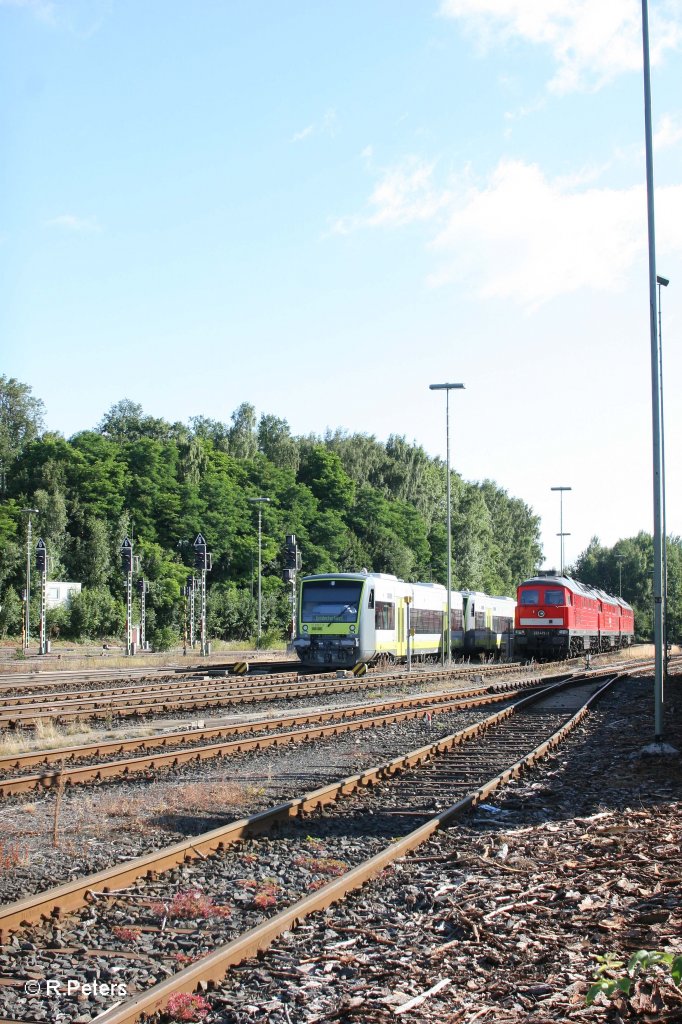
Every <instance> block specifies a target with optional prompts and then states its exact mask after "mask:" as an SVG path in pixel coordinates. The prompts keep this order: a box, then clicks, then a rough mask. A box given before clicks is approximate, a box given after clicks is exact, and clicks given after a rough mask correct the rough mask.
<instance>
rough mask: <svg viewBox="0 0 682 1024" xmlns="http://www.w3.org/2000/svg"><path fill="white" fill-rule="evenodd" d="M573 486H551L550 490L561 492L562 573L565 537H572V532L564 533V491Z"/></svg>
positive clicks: (562, 569)
mask: <svg viewBox="0 0 682 1024" xmlns="http://www.w3.org/2000/svg"><path fill="white" fill-rule="evenodd" d="M572 489H573V488H572V487H551V488H550V490H552V491H558V492H559V531H560V532H559V537H560V538H561V543H560V546H559V556H560V560H561V570H560V575H561V576H563V574H564V537H570V536H571V535H570V533H564V491H571V490H572Z"/></svg>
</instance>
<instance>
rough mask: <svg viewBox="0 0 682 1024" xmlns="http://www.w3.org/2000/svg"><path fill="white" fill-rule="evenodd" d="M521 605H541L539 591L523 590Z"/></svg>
mask: <svg viewBox="0 0 682 1024" xmlns="http://www.w3.org/2000/svg"><path fill="white" fill-rule="evenodd" d="M521 604H540V591H539V590H522V591H521Z"/></svg>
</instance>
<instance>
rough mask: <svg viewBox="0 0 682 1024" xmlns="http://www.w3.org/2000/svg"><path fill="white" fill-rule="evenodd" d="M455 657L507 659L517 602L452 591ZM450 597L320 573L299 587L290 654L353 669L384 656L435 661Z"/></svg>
mask: <svg viewBox="0 0 682 1024" xmlns="http://www.w3.org/2000/svg"><path fill="white" fill-rule="evenodd" d="M450 605H451V619H450V630H451V640H450V643H451V650H452V653H453V654H456V655H458V656H461V655H463V654H474V653H480V652H484V651H487V652H500V651H505V653H508V649H509V645H510V643H511V634H512V631H513V627H514V607H515V602H514V600H513V599H512V598H509V597H489V596H488V595H486V594H482V593H479V592H478V591H452V592H451V597H450ZM446 620H447V590H446V589H445V587H443V586H442V585H441V584H439V583H406V582H405V581H404V580H399V579H398V578H397V577H396V576H392V575H389V574H388V573H376V572H358V573H343V572H339V573H324V574H319V575H315V576H306V577H304V578H303V579H302V580H301V589H300V595H299V601H298V609H297V622H296V636H295V639H294V649H295V651H296V653H297V654H298V657H299V658H300V660H301V662H302V663H303V664H304V665H309V666H321V665H326V666H328V667H330V668H352V667H353V666H354V665H356V664H359V663H360V662H369V661H372V660H374V659H376V658H378V657H381V656H383V657H384V658H385V659H387V660H389V661H401V660H404V659H406V657H407V654H408V644H409V649H410V652H411V654H412V656H415V657H424V658H430V659H434V660H435V659H438V658H440V657H442V655H443V652H444V649H445V646H446V643H445V639H446V635H445V629H446Z"/></svg>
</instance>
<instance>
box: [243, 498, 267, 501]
mask: <svg viewBox="0 0 682 1024" xmlns="http://www.w3.org/2000/svg"><path fill="white" fill-rule="evenodd" d="M248 500H249V501H251V502H258V501H267V502H270V501H272V498H249V499H248Z"/></svg>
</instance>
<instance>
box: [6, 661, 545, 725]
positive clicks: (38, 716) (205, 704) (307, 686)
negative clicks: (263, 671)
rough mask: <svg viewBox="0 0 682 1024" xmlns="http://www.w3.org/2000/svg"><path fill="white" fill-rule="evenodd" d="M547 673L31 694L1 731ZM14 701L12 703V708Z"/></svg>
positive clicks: (425, 674) (513, 668) (447, 673)
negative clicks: (446, 682) (444, 682)
mask: <svg viewBox="0 0 682 1024" xmlns="http://www.w3.org/2000/svg"><path fill="white" fill-rule="evenodd" d="M549 670H550V669H548V668H547V667H543V668H540V667H538V666H533V667H530V668H523V667H522V666H519V665H516V664H514V665H477V666H470V665H465V666H459V667H456V668H453V669H451V670H444V669H442V668H438V669H429V670H424V671H421V672H416V671H415V672H412V673H407V672H405V671H404V670H402V669H401V670H399V671H393V672H391V673H381V674H373V675H368V676H363V677H362V678H361V679H356V678H355V677H353V676H350V678H347V677H345V676H344V677H340V676H339V675H338V674H337V673H330V674H328V675H324V676H320V675H314V676H301V677H299V679H298V680H297V681H296V682H294V683H289V684H288V685H284V684H285V683H286V677H283V676H265V677H255V678H253V679H249V680H248V681H246V680H237V679H236V678H234V677H232V678H230V679H226V678H223V679H222V680H219V681H214V680H213V678H212V677H209V676H205V677H202V678H201V679H199V680H194V681H192V682H191V683H186V682H182V683H179V684H178V683H170V684H158V685H156V686H153V687H152V688H150V687H149V685H148V684H140V685H136V684H133V685H132V686H123V687H122V686H120V685H117V686H114V687H111V688H110V689H107V690H100V691H96V692H94V693H93V692H92V691H89V690H88V691H82V692H69V691H65V692H60V693H53V694H50V695H49V696H46V695H45V694H43V693H34V692H29V693H25V694H20V695H17V696H11V697H8V698H7V699H6V701H5V702H4V703H3V705H2V706H1V707H0V730H3V729H4V730H11V729H19V728H30V727H32V726H33V725H35V723H36V722H40V721H43V722H44V721H47V720H50V721H53V722H59V723H65V722H69V721H75V720H84V721H86V720H89V719H102V718H105V719H110V718H112V717H114V716H115V717H119V718H130V717H134V716H140V717H142V716H150V715H156V714H167V713H170V712H179V713H182V712H188V711H196V710H204V709H215V708H222V707H227V706H230V705H233V704H236V703H239V704H243V703H247V702H250V701H254V702H256V701H268V700H270V701H272V700H282V699H293V698H298V697H317V696H324V695H327V694H335V693H352V692H356V691H361V690H363V689H368V688H371V689H373V688H375V687H376V686H377V684H378V682H380V683H381V686H382V687H384V686H401V685H405V684H407V683H413V682H417V681H418V682H423V683H433V682H438V681H453V680H461V679H464V680H467V679H468V680H471V681H481V680H482V679H483V678H488V677H490V678H496V677H500V678H504V677H505V676H509V675H514V674H519V672H522V673H523V674H528V672H532V673H534V674H537V675H540V674H541V673H542V672H543V671H544V672H547V671H549ZM10 701H11V703H10Z"/></svg>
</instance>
